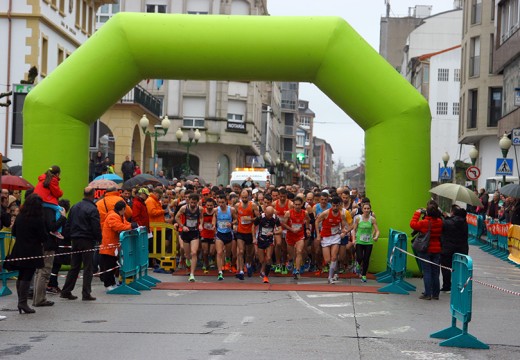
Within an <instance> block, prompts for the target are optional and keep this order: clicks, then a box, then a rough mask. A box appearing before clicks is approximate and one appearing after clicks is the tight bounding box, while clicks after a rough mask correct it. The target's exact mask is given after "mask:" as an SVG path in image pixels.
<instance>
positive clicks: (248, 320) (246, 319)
mask: <svg viewBox="0 0 520 360" xmlns="http://www.w3.org/2000/svg"><path fill="white" fill-rule="evenodd" d="M253 321H255V317H254V316H244V318H243V319H242V325H247V324H250V323H252V322H253Z"/></svg>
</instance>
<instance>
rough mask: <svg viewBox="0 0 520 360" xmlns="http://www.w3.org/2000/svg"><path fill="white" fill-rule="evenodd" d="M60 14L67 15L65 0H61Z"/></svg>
mask: <svg viewBox="0 0 520 360" xmlns="http://www.w3.org/2000/svg"><path fill="white" fill-rule="evenodd" d="M60 15H62V16H65V0H60Z"/></svg>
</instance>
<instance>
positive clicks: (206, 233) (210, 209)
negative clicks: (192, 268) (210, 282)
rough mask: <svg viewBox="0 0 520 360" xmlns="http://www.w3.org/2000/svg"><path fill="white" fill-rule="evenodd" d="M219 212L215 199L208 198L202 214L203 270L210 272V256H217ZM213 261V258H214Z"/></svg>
mask: <svg viewBox="0 0 520 360" xmlns="http://www.w3.org/2000/svg"><path fill="white" fill-rule="evenodd" d="M216 215H217V212H216V211H215V200H213V199H212V198H207V199H206V208H205V209H204V212H203V214H202V231H201V233H200V237H201V239H200V240H201V247H202V271H203V272H204V274H207V273H208V267H209V265H210V264H209V257H210V256H211V257H214V256H215V229H216V224H217V216H216ZM212 261H213V260H212Z"/></svg>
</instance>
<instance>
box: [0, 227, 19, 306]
mask: <svg viewBox="0 0 520 360" xmlns="http://www.w3.org/2000/svg"><path fill="white" fill-rule="evenodd" d="M11 243H12V244H11ZM13 246H14V239H13V238H12V235H11V233H10V232H4V231H2V232H0V259H1V260H5V257H6V255H7V254H10V253H11V251H12V250H13ZM3 264H4V263H3V262H2V263H1V265H2V271H1V272H0V277H1V278H2V288H0V296H7V295H11V294H12V293H13V292H12V291H11V289H9V287H8V286H7V279H9V278H11V277H14V276H18V271H16V270H15V271H9V270H7V269H4V266H3Z"/></svg>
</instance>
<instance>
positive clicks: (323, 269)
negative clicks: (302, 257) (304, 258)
mask: <svg viewBox="0 0 520 360" xmlns="http://www.w3.org/2000/svg"><path fill="white" fill-rule="evenodd" d="M321 271H323V272H329V265H325V266H323V268H322V269H321Z"/></svg>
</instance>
